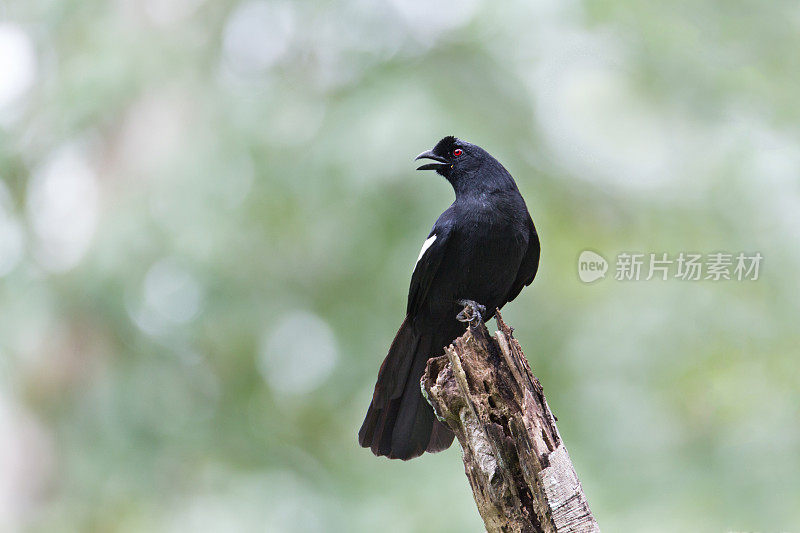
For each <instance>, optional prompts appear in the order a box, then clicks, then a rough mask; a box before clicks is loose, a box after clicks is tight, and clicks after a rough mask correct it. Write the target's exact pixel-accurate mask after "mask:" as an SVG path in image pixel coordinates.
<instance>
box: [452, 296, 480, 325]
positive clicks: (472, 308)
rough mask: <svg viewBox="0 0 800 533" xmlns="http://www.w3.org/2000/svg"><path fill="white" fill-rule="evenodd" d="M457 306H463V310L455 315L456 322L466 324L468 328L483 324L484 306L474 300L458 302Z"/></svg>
mask: <svg viewBox="0 0 800 533" xmlns="http://www.w3.org/2000/svg"><path fill="white" fill-rule="evenodd" d="M458 304H459V305H463V306H464V309H462V310H461V312H460V313H458V314H457V315H456V320H458V321H459V322H468V323H469V325H470V326H477V325H479V324H480V323H481V322H483V315H484V314H485V313H486V306H484V305H481V304H479V303H478V302H476V301H474V300H459V301H458Z"/></svg>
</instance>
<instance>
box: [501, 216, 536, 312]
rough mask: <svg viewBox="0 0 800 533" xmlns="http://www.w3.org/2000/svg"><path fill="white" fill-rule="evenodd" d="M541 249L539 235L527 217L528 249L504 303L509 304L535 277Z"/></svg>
mask: <svg viewBox="0 0 800 533" xmlns="http://www.w3.org/2000/svg"><path fill="white" fill-rule="evenodd" d="M540 252H541V248H540V246H539V235H538V234H537V233H536V227H534V225H533V220H532V219H531V218H530V216H529V217H528V249H527V250H526V251H525V255H524V256H523V257H522V262H521V263H520V265H519V271H517V277H516V278H515V279H514V283H513V285H511V290H510V291H508V297H507V298H506V302H510V301H511V300H513V299H514V298H516V297H517V296H518V295H519V293H520V291H522V289H523V287H525V286H527V285H530V284H531V282H532V281H533V278H535V277H536V272H537V271H538V270H539V254H540Z"/></svg>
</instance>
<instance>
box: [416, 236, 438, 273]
mask: <svg viewBox="0 0 800 533" xmlns="http://www.w3.org/2000/svg"><path fill="white" fill-rule="evenodd" d="M435 240H436V235H431V236H430V237H428V240H426V241H425V243H424V244H423V245H422V250H420V251H419V257H417V263H419V260H420V259H422V256H423V255H425V252H427V251H428V248H430V247H431V244H433V241H435ZM414 266H416V263H415V264H414Z"/></svg>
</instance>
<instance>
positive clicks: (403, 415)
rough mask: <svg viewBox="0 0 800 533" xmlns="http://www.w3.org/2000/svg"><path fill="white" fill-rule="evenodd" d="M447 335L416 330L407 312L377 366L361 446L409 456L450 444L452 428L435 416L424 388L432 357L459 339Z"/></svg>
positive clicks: (396, 456)
mask: <svg viewBox="0 0 800 533" xmlns="http://www.w3.org/2000/svg"><path fill="white" fill-rule="evenodd" d="M445 329H446V328H445ZM446 337H448V335H447V333H445V332H436V333H418V332H415V331H414V328H413V325H412V324H411V319H410V318H409V317H406V319H405V320H404V321H403V324H402V325H401V326H400V329H399V330H398V332H397V335H396V336H395V338H394V341H393V342H392V345H391V347H390V348H389V353H388V354H387V355H386V359H384V361H383V364H382V365H381V369H380V370H379V371H378V382H377V383H376V384H375V392H374V393H373V395H372V403H371V404H370V406H369V410H368V411H367V416H366V417H365V418H364V423H363V425H362V426H361V430H360V431H359V432H358V442H359V444H360V445H361V446H363V447H364V448H371V449H372V453H374V454H375V455H385V456H387V457H389V458H390V459H404V460H406V459H412V458H414V457H418V456H420V455H422V454H423V452H426V451H427V452H438V451H441V450H444V449H447V448H448V447H449V446H450V444H452V442H453V436H454V435H453V432H452V431H450V429H448V428H447V426H446V425H445V424H443V423H442V422H441V421H439V420H438V419H437V418H436V416H435V415H434V414H433V409H432V408H431V406H430V405H428V402H426V401H425V399H424V398H423V397H422V392H421V390H420V379H421V378H422V374H423V372H425V363H426V362H427V361H428V358H430V357H435V356H437V355H441V353H442V352H443V348H444V346H446V345H447V344H449V343H450V342H452V340H453V338H455V336H453V337H452V338H446Z"/></svg>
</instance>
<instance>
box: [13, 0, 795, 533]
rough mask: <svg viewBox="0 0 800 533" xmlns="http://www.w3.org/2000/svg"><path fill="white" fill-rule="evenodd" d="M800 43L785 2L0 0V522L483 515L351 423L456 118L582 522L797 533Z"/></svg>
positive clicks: (312, 522)
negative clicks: (501, 198) (532, 226)
mask: <svg viewBox="0 0 800 533" xmlns="http://www.w3.org/2000/svg"><path fill="white" fill-rule="evenodd" d="M798 50H800V11H799V10H798V9H797V6H796V4H795V3H793V2H788V1H776V2H767V3H765V2H755V1H752V0H751V1H736V2H720V1H716V2H712V1H709V2H699V3H698V2H687V1H681V2H670V3H654V2H645V1H641V0H636V1H632V2H622V1H619V0H598V1H584V2H576V1H567V2H558V1H554V0H545V1H542V2H534V3H525V2H503V3H490V2H485V1H480V0H469V1H465V2H453V3H449V2H442V1H436V2H432V3H431V2H422V1H417V0H390V1H389V2H367V1H366V0H351V1H349V2H310V1H296V2H291V1H279V2H272V1H270V0H246V1H244V2H232V1H229V0H225V1H220V2H212V1H210V0H144V1H135V0H117V1H114V2H101V1H99V0H88V1H77V0H70V1H61V2H57V1H54V0H33V1H17V2H14V1H12V2H3V3H2V4H0V66H2V67H0V68H3V69H5V73H3V72H0V180H2V181H1V182H0V274H1V275H2V278H1V279H0V317H2V318H1V319H0V435H2V439H0V440H2V443H0V529H3V530H9V531H16V530H30V531H48V532H50V531H75V530H80V531H98V532H100V531H103V532H105V531H292V532H295V531H297V532H302V531H376V530H378V531H382V532H386V533H388V532H392V531H398V532H400V531H479V530H481V527H482V526H481V522H480V518H479V516H478V515H477V512H476V511H475V509H474V505H473V502H472V498H471V494H470V491H469V487H468V484H467V481H466V479H465V478H464V475H463V467H462V465H461V461H460V455H459V454H460V451H459V449H458V446H454V447H453V448H451V449H450V450H448V451H447V452H444V453H441V454H437V455H426V456H424V457H422V458H420V459H417V460H414V461H411V462H408V463H401V462H390V461H387V460H382V459H377V458H375V457H373V456H372V455H371V454H370V453H369V452H368V451H366V450H363V449H360V448H358V446H357V442H356V432H357V430H358V427H359V425H360V422H361V418H362V416H363V414H364V412H365V410H366V407H367V405H368V403H369V397H370V394H371V388H372V386H373V383H374V378H375V375H376V373H377V369H378V366H379V364H380V362H381V360H382V358H383V356H384V354H385V351H386V349H387V347H388V344H389V342H390V341H391V339H392V336H393V334H394V332H395V329H396V327H397V326H398V325H399V324H400V322H401V320H402V314H403V311H404V309H405V297H406V290H407V286H408V285H407V284H408V280H409V278H410V274H411V269H412V266H413V261H414V258H415V257H416V253H417V251H418V249H419V246H420V244H421V242H422V241H423V240H424V237H425V236H426V235H427V232H428V231H429V228H430V226H431V225H432V223H433V221H434V220H435V218H436V217H437V216H438V214H439V213H440V212H441V211H442V210H443V209H444V208H446V206H447V205H448V203H449V202H450V201H451V198H452V192H451V191H450V188H449V185H448V184H447V183H446V182H445V181H444V180H442V179H439V178H438V177H436V176H434V175H431V174H430V173H424V174H423V173H415V172H414V171H413V168H414V165H413V163H412V158H413V156H414V155H416V154H417V153H419V152H421V151H423V150H425V149H428V148H430V147H431V146H432V145H433V144H434V143H435V142H436V141H437V140H438V139H439V138H440V137H442V136H444V135H448V134H454V135H457V136H459V137H462V138H464V139H466V140H469V141H472V142H475V143H477V144H480V145H482V146H484V147H485V148H487V149H488V150H489V151H490V152H491V153H493V154H494V155H495V156H496V157H498V159H500V160H501V161H502V162H503V163H504V164H505V165H506V167H507V168H509V170H511V172H512V174H514V176H515V177H516V178H517V181H518V183H519V186H520V188H521V190H522V192H523V195H524V196H525V198H526V199H527V202H528V205H529V208H530V210H531V212H532V213H533V217H534V220H535V221H536V224H537V227H538V228H539V231H540V234H541V238H542V247H543V254H542V264H541V268H540V272H539V275H538V277H537V279H536V281H535V282H534V284H533V286H532V287H531V288H529V289H527V290H525V291H523V293H522V295H521V296H520V297H519V298H518V299H517V301H515V302H513V303H511V304H509V306H507V308H506V311H505V313H504V314H505V318H506V320H507V322H509V323H510V324H512V325H513V326H514V327H515V328H516V335H517V336H518V338H519V339H520V341H521V343H522V346H523V347H524V349H525V351H526V353H527V355H528V357H529V360H530V361H531V363H532V366H533V368H534V371H535V372H536V374H537V375H538V376H539V378H540V380H541V382H542V383H543V385H544V387H545V389H546V392H547V395H548V400H549V401H550V404H551V406H552V408H553V410H554V412H555V413H556V414H557V415H558V417H559V427H560V429H561V432H562V435H563V437H564V439H565V442H566V443H567V446H568V448H569V451H570V453H571V456H572V458H573V461H574V463H575V466H576V469H577V471H578V474H579V476H580V478H581V480H582V482H583V485H584V488H585V491H586V494H587V496H588V498H589V501H590V504H591V505H592V508H593V510H594V512H595V514H596V516H597V519H598V521H599V523H600V524H601V526H602V527H603V528H604V530H606V531H631V532H632V531H642V532H645V531H646V532H651V531H652V532H661V531H664V532H666V531H728V530H758V531H778V530H780V531H788V530H794V529H796V528H798V527H800V506H798V505H797V502H800V481H798V480H800V423H798V421H799V417H800V401H799V400H800V393H798V391H799V390H800V364H798V345H799V344H800V333H798V328H797V320H798V316H800V301H798V294H800V281H799V280H800V278H799V277H798V275H797V273H798V271H800V248H798V246H797V243H798V237H800V215H798V214H799V213H800V181H799V180H798V169H800V148H798V146H799V145H798V140H800V130H798V119H800V106H798V105H797V103H796V101H797V95H798V94H800V64H798V63H800V54H798V53H797V51H798ZM584 249H593V250H597V251H599V252H601V253H603V254H604V255H605V256H606V257H607V258H609V259H610V260H613V257H614V256H615V255H616V254H617V253H619V252H621V251H640V252H645V253H647V252H654V253H656V252H657V253H660V252H664V251H666V252H670V253H671V254H677V253H678V252H680V251H698V252H703V253H710V252H716V251H720V250H722V251H728V252H732V253H735V252H739V251H746V252H755V251H759V252H761V253H762V255H763V256H764V258H765V259H764V263H763V265H762V273H761V277H760V279H759V280H758V281H754V282H718V283H713V282H710V281H708V282H680V281H677V280H670V281H664V282H662V281H649V282H645V281H640V282H629V283H623V282H617V281H614V280H613V279H610V278H611V277H610V276H609V278H608V279H606V280H603V281H600V282H598V283H596V284H593V285H584V284H582V283H581V282H580V281H579V280H578V277H577V275H576V260H577V257H578V254H579V253H580V252H581V251H582V250H584Z"/></svg>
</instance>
